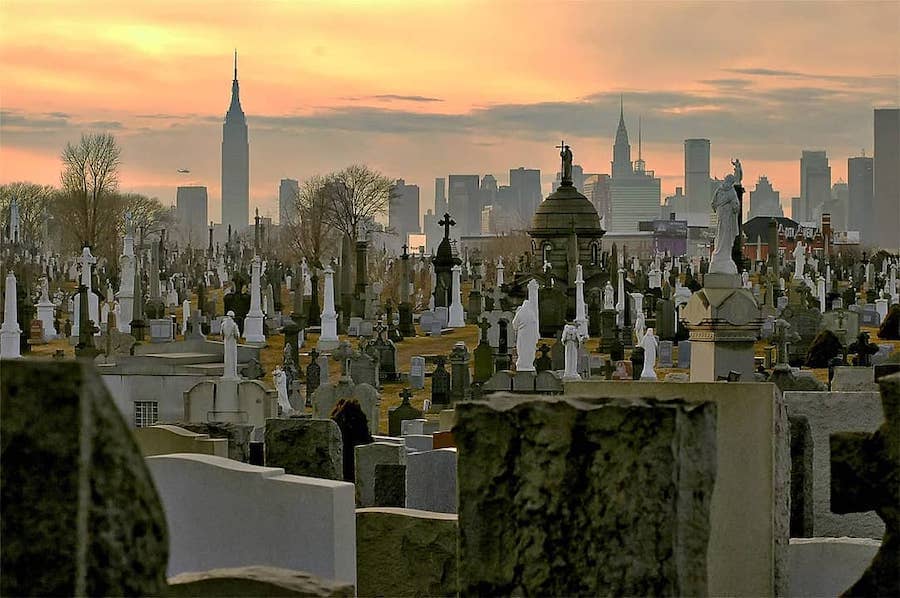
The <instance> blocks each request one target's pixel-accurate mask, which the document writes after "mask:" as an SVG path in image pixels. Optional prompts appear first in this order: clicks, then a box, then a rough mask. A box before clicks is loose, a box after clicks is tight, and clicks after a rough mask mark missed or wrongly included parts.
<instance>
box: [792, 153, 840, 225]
mask: <svg viewBox="0 0 900 598" xmlns="http://www.w3.org/2000/svg"><path fill="white" fill-rule="evenodd" d="M829 199H831V166H829V165H828V155H827V154H826V152H824V151H810V150H803V153H802V154H801V157H800V219H799V221H800V222H810V221H814V220H818V218H819V217H820V216H821V215H822V209H823V208H824V205H825V203H826V202H827V201H828V200H829ZM792 215H793V214H792ZM793 216H794V218H795V219H796V215H793Z"/></svg>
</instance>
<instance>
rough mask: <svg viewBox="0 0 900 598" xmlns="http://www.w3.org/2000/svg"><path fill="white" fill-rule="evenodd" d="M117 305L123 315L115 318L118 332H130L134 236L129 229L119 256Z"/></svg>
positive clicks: (132, 308) (132, 302) (132, 297)
mask: <svg viewBox="0 0 900 598" xmlns="http://www.w3.org/2000/svg"><path fill="white" fill-rule="evenodd" d="M119 272H120V274H121V280H120V282H119V307H120V312H121V313H122V314H123V317H121V318H119V319H118V320H117V322H116V323H117V325H118V327H119V332H123V333H125V334H128V333H130V332H131V314H132V312H133V310H134V273H135V257H134V236H132V233H131V230H128V231H127V232H126V233H125V242H124V249H123V251H122V255H121V256H119Z"/></svg>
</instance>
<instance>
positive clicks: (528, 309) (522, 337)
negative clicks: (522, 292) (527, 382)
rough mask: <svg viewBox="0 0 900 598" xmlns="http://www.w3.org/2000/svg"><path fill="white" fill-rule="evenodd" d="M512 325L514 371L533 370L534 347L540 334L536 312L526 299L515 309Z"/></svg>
mask: <svg viewBox="0 0 900 598" xmlns="http://www.w3.org/2000/svg"><path fill="white" fill-rule="evenodd" d="M512 327H513V330H515V331H516V371H517V372H533V371H535V369H534V348H535V347H536V346H537V343H538V340H540V335H539V334H538V318H537V314H536V313H535V312H534V307H532V306H531V302H530V301H529V300H528V299H526V300H525V301H523V302H522V305H520V306H519V309H517V310H516V315H515V316H513V321H512Z"/></svg>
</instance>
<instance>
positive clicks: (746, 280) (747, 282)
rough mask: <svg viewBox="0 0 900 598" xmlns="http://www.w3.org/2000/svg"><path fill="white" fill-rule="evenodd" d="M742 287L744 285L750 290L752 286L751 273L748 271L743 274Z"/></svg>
mask: <svg viewBox="0 0 900 598" xmlns="http://www.w3.org/2000/svg"><path fill="white" fill-rule="evenodd" d="M741 285H743V287H744V288H745V289H749V288H750V287H751V286H752V285H751V284H750V273H749V272H747V271H746V270H744V271H743V272H741Z"/></svg>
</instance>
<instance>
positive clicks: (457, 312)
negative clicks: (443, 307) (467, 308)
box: [447, 264, 466, 328]
mask: <svg viewBox="0 0 900 598" xmlns="http://www.w3.org/2000/svg"><path fill="white" fill-rule="evenodd" d="M461 270H462V268H460V266H459V265H458V264H457V265H456V266H453V269H452V272H453V283H452V284H453V288H452V289H451V293H452V294H453V301H452V302H451V303H450V321H449V322H448V323H447V326H449V327H450V328H462V327H463V326H465V325H466V317H465V314H464V313H463V306H462V289H460V282H459V277H460V271H461Z"/></svg>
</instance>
